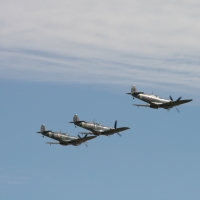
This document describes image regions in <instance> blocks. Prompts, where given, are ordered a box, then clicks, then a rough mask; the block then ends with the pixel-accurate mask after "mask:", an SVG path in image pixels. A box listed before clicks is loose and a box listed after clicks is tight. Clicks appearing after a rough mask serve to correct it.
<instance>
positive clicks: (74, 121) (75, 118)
mask: <svg viewBox="0 0 200 200" xmlns="http://www.w3.org/2000/svg"><path fill="white" fill-rule="evenodd" d="M76 122H77V123H80V122H85V121H80V119H79V117H78V115H77V114H75V115H74V117H73V121H72V122H69V123H74V124H75V123H76Z"/></svg>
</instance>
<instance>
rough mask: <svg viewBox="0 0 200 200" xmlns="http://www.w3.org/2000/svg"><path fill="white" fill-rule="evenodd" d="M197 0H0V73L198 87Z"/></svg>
mask: <svg viewBox="0 0 200 200" xmlns="http://www.w3.org/2000/svg"><path fill="white" fill-rule="evenodd" d="M199 7H200V3H199V2H198V1H197V0H193V1H190V2H188V1H182V0H175V1H162V2H161V1H157V0H150V1H147V0H142V1H130V0H125V1H114V0H108V1H106V2H101V1H91V0H85V1H81V0H74V1H69V0H67V1H66V0H65V1H62V0H60V1H53V0H48V1H42V2H41V1H38V0H35V1H29V2H27V1H24V0H19V1H17V2H16V1H9V2H8V1H2V2H1V7H0V19H1V20H0V27H1V32H0V45H1V48H2V49H1V51H0V60H1V65H0V77H1V78H12V79H13V78H16V79H28V80H32V81H53V82H68V83H69V82H70V83H72V82H73V83H74V82H75V83H77V82H85V83H107V84H126V85H130V84H132V83H133V82H137V83H141V84H145V83H146V84H148V85H149V84H152V85H157V86H158V83H159V86H160V87H164V86H166V84H170V85H182V86H184V87H188V88H195V89H198V88H199V85H200V84H199V78H198V77H199V74H200V69H199V67H198V66H199V63H200V59H199V57H198V56H199V55H198V52H199V51H200V40H199V35H200V26H199V20H200V12H199Z"/></svg>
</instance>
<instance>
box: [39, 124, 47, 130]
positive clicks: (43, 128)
mask: <svg viewBox="0 0 200 200" xmlns="http://www.w3.org/2000/svg"><path fill="white" fill-rule="evenodd" d="M45 131H46V127H45V125H44V124H42V125H41V128H40V132H45Z"/></svg>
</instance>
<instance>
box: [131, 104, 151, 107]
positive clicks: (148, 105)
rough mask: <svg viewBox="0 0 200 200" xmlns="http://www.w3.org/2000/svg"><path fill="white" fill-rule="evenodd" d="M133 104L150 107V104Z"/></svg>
mask: <svg viewBox="0 0 200 200" xmlns="http://www.w3.org/2000/svg"><path fill="white" fill-rule="evenodd" d="M133 105H134V106H143V107H150V104H133Z"/></svg>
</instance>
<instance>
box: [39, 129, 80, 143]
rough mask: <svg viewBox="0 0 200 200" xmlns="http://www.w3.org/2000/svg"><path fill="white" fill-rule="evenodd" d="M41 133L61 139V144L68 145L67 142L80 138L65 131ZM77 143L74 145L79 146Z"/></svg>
mask: <svg viewBox="0 0 200 200" xmlns="http://www.w3.org/2000/svg"><path fill="white" fill-rule="evenodd" d="M41 134H42V135H44V136H46V137H49V138H52V139H54V140H57V141H59V142H60V144H61V145H68V144H67V143H66V142H70V141H72V140H75V139H78V138H77V137H74V136H70V135H67V134H65V133H58V132H51V131H45V132H41ZM62 142H63V143H62ZM80 144H81V143H80ZM73 145H74V144H73ZM77 145H78V144H77ZM77 145H74V146H77Z"/></svg>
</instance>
